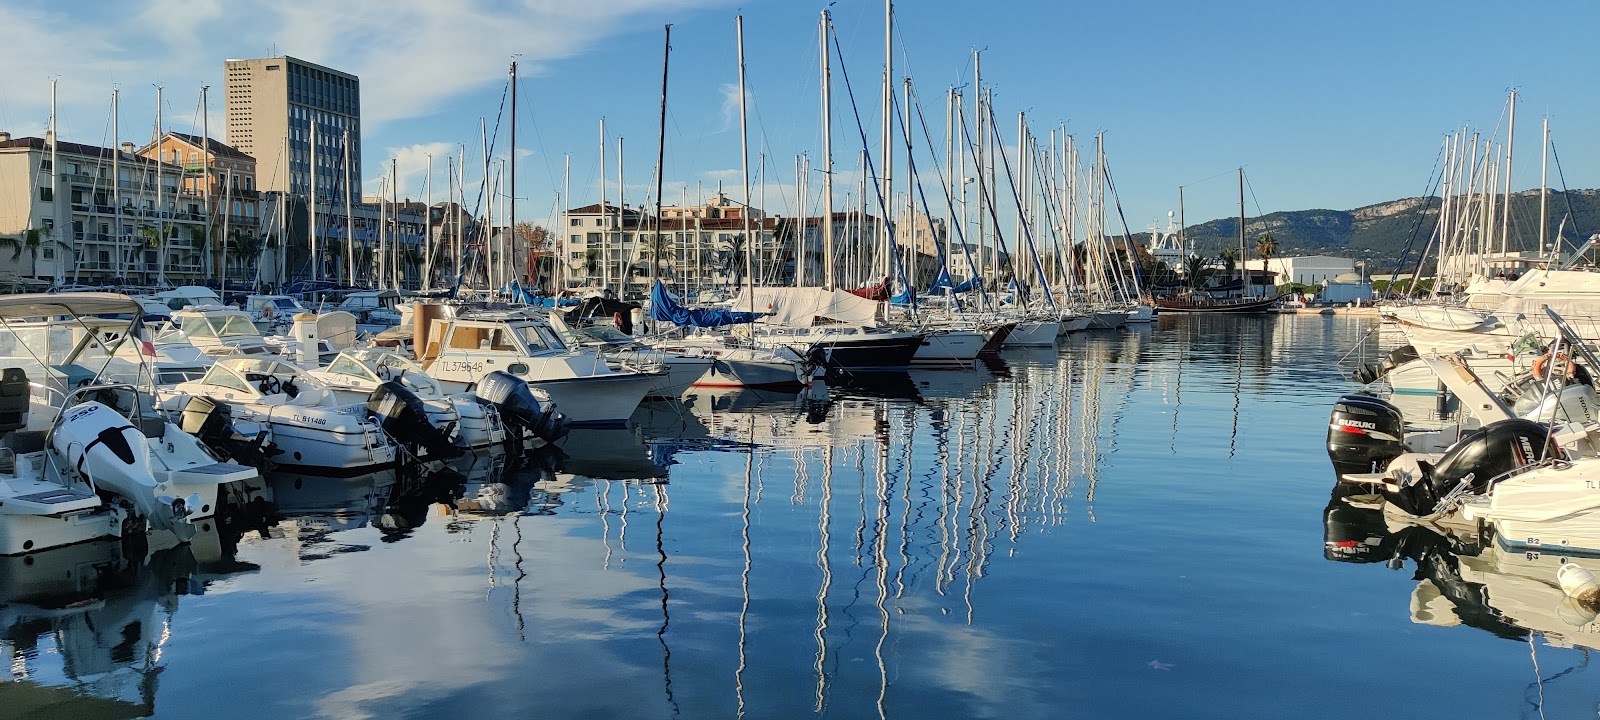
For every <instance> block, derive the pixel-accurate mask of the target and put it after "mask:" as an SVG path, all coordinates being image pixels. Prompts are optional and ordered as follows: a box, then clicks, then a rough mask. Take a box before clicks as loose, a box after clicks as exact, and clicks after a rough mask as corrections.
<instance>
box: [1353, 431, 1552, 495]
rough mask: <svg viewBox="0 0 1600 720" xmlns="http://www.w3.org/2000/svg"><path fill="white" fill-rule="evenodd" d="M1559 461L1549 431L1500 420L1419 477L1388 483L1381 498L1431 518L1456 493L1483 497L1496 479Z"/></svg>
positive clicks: (1464, 441)
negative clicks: (1517, 470)
mask: <svg viewBox="0 0 1600 720" xmlns="http://www.w3.org/2000/svg"><path fill="white" fill-rule="evenodd" d="M1558 457H1562V454H1561V448H1560V447H1559V446H1557V445H1556V444H1555V442H1554V441H1553V440H1551V439H1550V429H1549V428H1547V427H1545V426H1544V425H1540V424H1539V423H1536V422H1533V421H1532V420H1523V419H1520V418H1517V419H1511V420H1501V421H1500V422H1497V423H1493V424H1490V425H1486V426H1484V427H1481V428H1478V429H1477V430H1473V431H1472V432H1470V433H1467V434H1466V435H1463V436H1462V437H1461V440H1459V441H1457V442H1456V444H1455V445H1452V446H1451V447H1450V451H1449V452H1447V453H1445V454H1444V457H1442V458H1439V462H1437V463H1428V462H1423V461H1419V462H1418V463H1417V465H1418V466H1419V467H1420V468H1421V469H1422V474H1421V476H1420V477H1412V478H1409V479H1408V481H1406V482H1404V483H1399V482H1385V483H1384V485H1383V498H1384V499H1385V500H1387V501H1389V502H1390V503H1392V504H1393V505H1394V506H1395V507H1398V508H1400V509H1401V510H1404V511H1406V512H1408V513H1410V514H1412V515H1417V516H1424V515H1432V514H1433V513H1435V512H1437V511H1438V510H1439V503H1440V501H1442V500H1443V499H1444V498H1445V497H1446V496H1448V495H1450V494H1451V493H1455V492H1457V489H1458V488H1461V489H1462V490H1464V491H1465V492H1468V493H1473V494H1477V493H1482V492H1484V491H1485V490H1487V489H1488V487H1489V481H1490V480H1493V479H1494V478H1497V477H1500V476H1501V475H1504V474H1506V473H1509V472H1511V471H1513V470H1516V469H1517V468H1521V467H1525V466H1527V465H1532V464H1534V463H1538V462H1540V461H1542V460H1545V459H1548V458H1558Z"/></svg>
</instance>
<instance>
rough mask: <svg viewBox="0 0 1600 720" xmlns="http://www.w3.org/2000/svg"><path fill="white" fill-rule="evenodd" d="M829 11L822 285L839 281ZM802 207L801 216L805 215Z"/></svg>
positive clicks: (826, 21) (824, 96) (824, 40)
mask: <svg viewBox="0 0 1600 720" xmlns="http://www.w3.org/2000/svg"><path fill="white" fill-rule="evenodd" d="M828 28H829V18H828V11H827V10H823V11H822V22H821V33H822V163H823V168H822V264H823V269H822V275H823V281H822V287H826V288H831V287H833V286H834V283H835V282H838V280H837V278H835V276H834V272H833V88H832V79H833V72H832V70H831V69H830V66H829V64H828V60H829V55H830V54H831V53H830V51H829V48H828V32H829V30H828ZM804 216H805V214H804V211H802V212H801V217H804Z"/></svg>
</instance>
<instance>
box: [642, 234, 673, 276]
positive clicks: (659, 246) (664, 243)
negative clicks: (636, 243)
mask: <svg viewBox="0 0 1600 720" xmlns="http://www.w3.org/2000/svg"><path fill="white" fill-rule="evenodd" d="M672 250H673V245H672V236H670V235H663V234H660V233H657V234H655V235H652V236H651V237H650V239H648V240H645V251H646V252H648V253H650V262H652V263H655V268H656V274H657V275H664V274H665V273H664V272H663V271H664V270H665V269H666V268H670V267H672V257H671V255H672ZM663 255H665V256H667V257H666V261H667V264H666V266H665V267H663V266H662V264H661V260H662V256H663Z"/></svg>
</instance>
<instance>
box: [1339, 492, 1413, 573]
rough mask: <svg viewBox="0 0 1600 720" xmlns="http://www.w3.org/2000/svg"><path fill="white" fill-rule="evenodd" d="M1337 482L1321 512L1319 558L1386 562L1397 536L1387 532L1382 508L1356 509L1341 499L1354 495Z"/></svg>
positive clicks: (1359, 561) (1348, 561)
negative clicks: (1320, 553)
mask: <svg viewBox="0 0 1600 720" xmlns="http://www.w3.org/2000/svg"><path fill="white" fill-rule="evenodd" d="M1351 487H1353V486H1351V485H1347V484H1341V485H1339V486H1337V487H1335V488H1334V492H1333V496H1332V497H1331V498H1329V500H1328V506H1327V507H1326V508H1324V509H1323V511H1322V557H1323V558H1325V559H1328V560H1332V561H1334V562H1343V563H1358V564H1360V563H1376V562H1386V561H1388V560H1389V559H1390V558H1392V557H1394V554H1395V547H1396V546H1397V545H1398V544H1399V539H1398V538H1397V537H1396V536H1395V534H1394V533H1391V532H1389V526H1388V524H1387V523H1386V522H1384V519H1383V511H1382V510H1377V509H1373V508H1360V507H1355V506H1354V505H1351V504H1350V503H1347V502H1345V501H1344V499H1345V498H1346V497H1348V496H1349V495H1352V494H1355V493H1352V492H1351V491H1349V490H1346V489H1345V488H1351Z"/></svg>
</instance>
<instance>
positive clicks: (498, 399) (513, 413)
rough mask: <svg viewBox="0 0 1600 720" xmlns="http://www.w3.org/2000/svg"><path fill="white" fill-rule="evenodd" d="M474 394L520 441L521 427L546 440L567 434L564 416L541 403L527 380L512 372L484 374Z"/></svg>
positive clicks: (501, 371) (554, 439) (553, 439)
mask: <svg viewBox="0 0 1600 720" xmlns="http://www.w3.org/2000/svg"><path fill="white" fill-rule="evenodd" d="M473 395H474V397H475V398H476V399H477V400H478V402H480V403H483V404H485V405H493V406H495V408H497V409H498V410H499V411H500V419H502V420H504V421H506V423H507V424H509V425H511V426H512V428H513V429H515V430H516V431H517V438H518V439H519V440H520V438H521V430H523V429H526V430H528V431H529V432H532V433H533V436H534V437H536V438H539V439H540V440H543V441H545V442H547V443H549V442H555V441H557V440H560V439H561V438H564V437H566V436H567V429H568V428H567V416H565V415H562V414H561V413H559V412H556V411H555V408H554V407H553V406H551V407H547V406H545V405H543V404H541V403H540V402H539V399H538V398H536V397H534V396H533V390H531V389H529V388H528V383H526V382H524V381H523V380H522V378H519V377H517V376H515V375H512V374H511V373H508V372H505V371H503V370H496V371H494V372H492V373H489V374H487V375H484V376H483V379H481V380H479V381H478V387H477V389H476V390H474V391H473Z"/></svg>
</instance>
